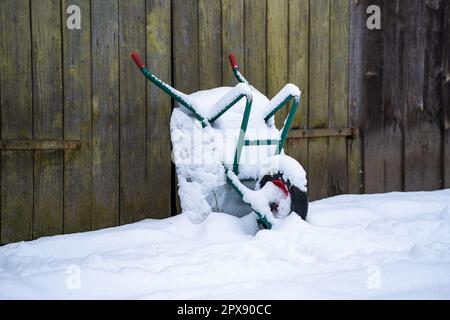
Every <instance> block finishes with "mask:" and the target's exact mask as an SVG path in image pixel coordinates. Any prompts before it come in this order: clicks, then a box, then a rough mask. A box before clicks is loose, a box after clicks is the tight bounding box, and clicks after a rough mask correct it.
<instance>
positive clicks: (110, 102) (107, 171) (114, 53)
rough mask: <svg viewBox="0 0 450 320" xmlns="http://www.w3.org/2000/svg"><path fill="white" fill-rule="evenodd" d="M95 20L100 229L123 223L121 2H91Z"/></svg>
mask: <svg viewBox="0 0 450 320" xmlns="http://www.w3.org/2000/svg"><path fill="white" fill-rule="evenodd" d="M105 13H107V14H105ZM91 19H92V20H91V27H92V75H93V77H92V226H93V228H94V229H99V228H105V227H111V226H116V225H118V224H119V90H118V89H119V43H118V40H119V37H118V34H119V22H118V1H117V0H110V1H101V0H93V1H91Z"/></svg>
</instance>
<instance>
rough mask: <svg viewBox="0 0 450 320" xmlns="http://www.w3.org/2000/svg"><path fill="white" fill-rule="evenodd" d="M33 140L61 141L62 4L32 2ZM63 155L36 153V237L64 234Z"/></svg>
mask: <svg viewBox="0 0 450 320" xmlns="http://www.w3.org/2000/svg"><path fill="white" fill-rule="evenodd" d="M31 28H32V29H31V30H32V52H33V116H34V138H35V139H62V138H63V110H62V100H63V97H62V95H63V92H62V43H61V3H60V2H59V1H52V0H43V1H39V2H36V1H31ZM63 165H64V162H63V153H62V152H47V151H39V150H37V151H36V152H35V158H34V225H33V236H34V237H35V238H37V237H41V236H47V235H53V234H60V233H62V232H63V197H64V194H63V190H64V189H63V188H64V186H63V180H64V176H63V174H64V173H63Z"/></svg>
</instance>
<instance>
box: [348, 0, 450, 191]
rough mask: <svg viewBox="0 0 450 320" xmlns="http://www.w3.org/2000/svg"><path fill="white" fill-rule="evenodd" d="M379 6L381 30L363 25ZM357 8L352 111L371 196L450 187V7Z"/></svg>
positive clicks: (397, 0) (404, 1)
mask: <svg viewBox="0 0 450 320" xmlns="http://www.w3.org/2000/svg"><path fill="white" fill-rule="evenodd" d="M373 4H375V5H378V6H379V7H380V8H381V11H382V28H381V30H368V29H367V28H362V29H361V28H359V27H358V26H360V25H361V20H362V19H364V18H363V17H365V8H367V6H368V5H373ZM353 6H354V9H353V10H352V14H351V29H352V34H351V36H350V38H351V55H350V61H351V68H350V79H351V80H350V88H351V89H350V109H352V108H355V109H356V110H358V111H357V112H356V114H359V116H358V118H357V119H355V121H356V122H357V123H359V126H360V127H361V129H362V135H363V150H362V151H363V152H362V154H363V168H364V169H363V170H364V172H363V185H364V192H366V193H374V192H388V191H397V190H400V191H413V190H435V189H439V188H443V187H445V188H448V187H450V179H449V174H448V172H449V170H450V158H449V156H448V154H449V143H448V137H449V124H448V123H449V122H448V114H449V113H448V108H449V100H448V93H449V78H450V77H449V69H448V59H449V51H448V43H449V39H448V37H449V18H450V16H449V2H448V1H445V0H436V1H429V0H426V1H424V0H392V1H381V0H377V1H375V0H374V1H368V0H364V1H359V2H358V4H355V3H353Z"/></svg>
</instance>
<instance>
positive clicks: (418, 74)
mask: <svg viewBox="0 0 450 320" xmlns="http://www.w3.org/2000/svg"><path fill="white" fill-rule="evenodd" d="M421 6H422V1H419V0H414V1H410V2H408V5H407V6H406V9H405V10H406V12H405V15H406V20H405V28H406V32H405V34H406V36H405V58H404V67H403V70H404V72H405V74H404V78H405V81H406V85H405V90H406V92H407V93H408V94H407V96H406V98H405V101H404V102H405V103H406V112H407V113H406V114H407V116H406V119H407V121H406V136H405V190H406V191H412V190H422V189H423V187H424V185H423V170H424V165H425V163H424V162H425V158H424V156H423V150H422V148H423V142H422V141H423V135H424V134H427V133H426V132H423V131H422V130H423V123H422V122H423V120H424V119H423V111H424V107H425V106H424V103H425V101H424V86H425V56H426V54H425V45H426V43H427V37H426V26H425V20H426V11H425V10H422V9H425V7H423V8H421ZM427 165H428V164H427Z"/></svg>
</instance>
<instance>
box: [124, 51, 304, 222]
mask: <svg viewBox="0 0 450 320" xmlns="http://www.w3.org/2000/svg"><path fill="white" fill-rule="evenodd" d="M131 57H132V58H133V60H134V62H135V63H136V65H137V67H138V68H139V69H140V70H141V72H142V73H143V74H144V76H145V77H146V78H147V79H148V80H150V81H151V82H152V83H153V84H155V85H156V86H157V87H159V88H160V89H161V90H162V91H164V92H165V93H167V94H168V95H169V96H171V97H172V98H173V99H174V100H175V101H176V106H175V108H174V109H173V111H172V115H171V120H170V134H171V142H172V160H173V161H174V163H175V167H176V173H177V178H178V194H179V196H180V202H181V208H182V210H183V212H184V213H186V214H188V216H189V218H190V219H191V221H193V222H194V223H199V222H201V221H203V220H204V219H205V218H206V217H207V216H208V215H209V214H210V213H211V212H223V213H228V214H232V215H235V216H238V217H242V216H244V215H247V214H255V215H256V219H257V221H258V224H259V225H260V226H261V227H262V228H266V229H270V228H271V227H272V226H273V225H274V224H275V223H277V222H278V221H280V220H281V219H284V218H285V217H286V216H288V215H289V214H291V213H296V214H298V215H299V216H300V217H301V218H302V219H306V216H307V212H308V197H307V187H306V185H307V180H306V173H305V170H304V169H303V168H302V166H301V165H300V164H299V163H298V162H297V161H296V160H295V159H293V158H291V157H289V156H287V155H286V154H285V153H284V149H283V148H284V145H285V143H286V139H287V136H288V132H289V130H290V127H291V125H292V122H293V119H294V116H295V113H296V112H297V109H298V106H299V104H300V97H301V93H300V90H299V88H298V87H297V86H295V85H293V84H287V85H285V86H284V88H283V89H282V90H281V91H279V92H278V93H277V94H276V95H275V96H274V97H273V98H272V99H271V100H269V99H268V98H267V97H266V96H265V95H263V94H262V93H261V92H259V91H258V90H257V89H256V88H254V87H253V86H252V85H250V84H249V82H248V81H247V79H246V78H245V77H244V76H243V75H242V73H241V72H240V70H239V67H238V63H237V60H236V57H235V56H234V55H233V54H230V55H229V60H230V64H231V67H232V70H233V73H234V75H235V77H236V79H237V81H238V84H236V86H234V87H218V88H213V89H209V90H204V91H198V92H195V93H192V94H190V95H187V94H184V93H182V92H180V91H178V90H176V89H175V88H173V87H171V86H170V85H168V84H167V83H165V82H163V81H162V80H161V79H159V78H158V77H156V76H155V75H154V74H152V73H151V72H150V71H149V70H148V69H147V68H146V67H145V64H144V62H143V60H142V59H141V57H140V56H139V54H138V53H137V52H133V53H132V54H131ZM290 102H292V103H291V104H290ZM288 105H290V108H289V112H288V115H287V117H286V119H285V121H284V126H283V128H282V129H281V130H278V129H277V128H276V126H275V122H274V116H275V114H276V113H277V112H278V111H280V110H281V109H282V108H286V107H287V106H288ZM167 107H169V106H167Z"/></svg>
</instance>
